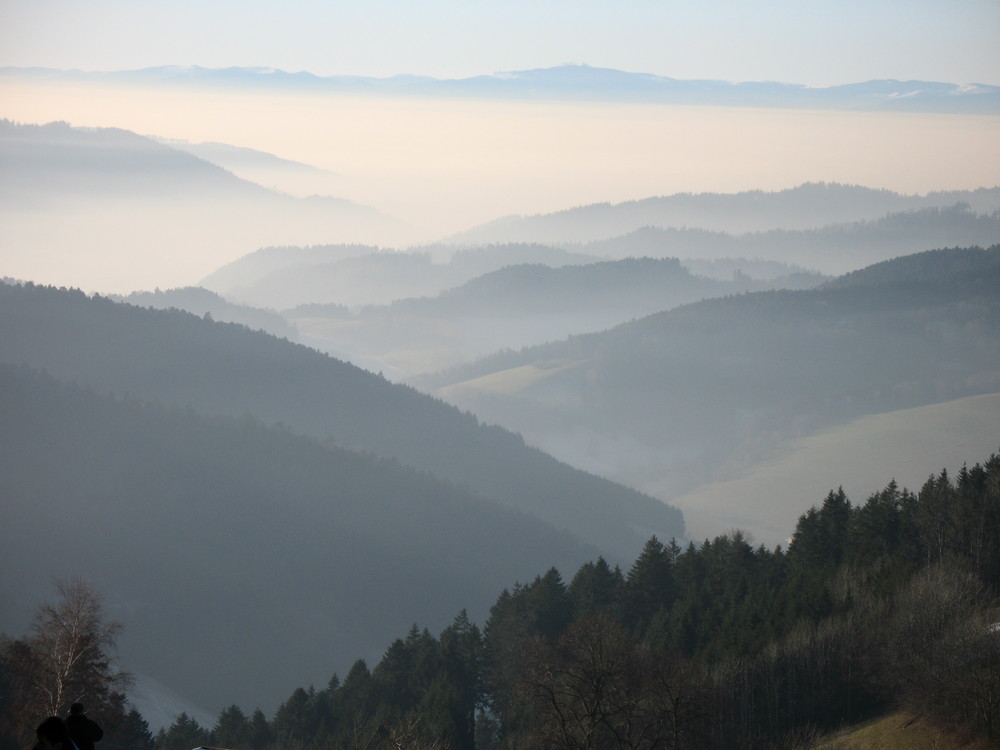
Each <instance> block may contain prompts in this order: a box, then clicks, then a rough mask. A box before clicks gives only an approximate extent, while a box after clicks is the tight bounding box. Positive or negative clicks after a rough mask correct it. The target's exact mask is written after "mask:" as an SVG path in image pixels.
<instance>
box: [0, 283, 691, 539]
mask: <svg viewBox="0 0 1000 750" xmlns="http://www.w3.org/2000/svg"><path fill="white" fill-rule="evenodd" d="M0 319H2V320H3V321H4V325H3V327H2V329H0V361H3V362H9V363H13V364H22V363H23V364H28V365H30V366H32V367H37V368H43V369H45V370H47V371H48V372H49V373H51V374H52V375H53V376H54V377H56V378H59V379H62V380H73V381H77V382H78V383H80V384H82V385H88V386H90V387H93V388H95V389H96V390H98V391H99V392H112V393H116V394H126V393H128V394H131V395H134V396H138V397H141V398H148V399H157V400H160V401H162V402H164V403H174V404H180V405H188V406H191V407H192V408H194V409H195V410H196V411H200V412H204V413H206V414H218V415H232V416H242V415H244V414H251V415H253V416H255V417H257V418H259V419H261V420H262V421H264V422H266V423H272V422H281V423H283V424H285V425H287V426H288V427H289V428H290V429H291V430H293V431H295V432H299V433H303V434H306V435H312V436H315V437H318V438H320V439H332V440H334V441H335V442H336V443H337V444H339V445H342V446H344V447H347V448H352V449H359V450H365V451H370V452H372V453H374V454H375V455H378V456H383V457H390V458H396V459H398V460H399V461H400V462H402V463H404V464H408V465H410V466H413V467H416V468H418V469H421V470H424V471H429V472H431V473H434V474H436V475H438V476H440V477H443V478H446V479H448V480H450V481H452V482H456V483H459V484H462V485H466V486H468V487H469V488H470V489H471V490H473V491H474V492H477V493H480V494H482V495H484V496H486V497H492V498H495V499H497V500H499V501H500V502H502V503H504V504H505V505H508V506H510V507H513V508H517V509H520V510H522V511H524V512H526V513H529V514H532V515H534V516H536V517H538V518H540V519H542V520H545V521H546V522H548V523H552V524H554V525H556V526H557V527H558V528H562V529H565V530H567V531H570V532H571V533H572V534H574V535H575V536H576V537H577V538H578V539H580V540H581V541H583V542H586V543H589V544H594V545H596V546H597V547H598V548H599V549H601V550H602V551H604V552H605V554H610V555H613V556H615V557H627V556H629V555H631V554H634V550H635V549H636V548H637V546H640V545H641V544H642V539H643V537H644V536H647V535H648V534H650V533H657V534H661V535H663V536H665V537H670V536H681V535H683V521H682V519H681V516H680V513H679V512H678V511H676V510H675V509H672V508H670V507H668V506H665V505H664V504H663V503H661V502H660V501H658V500H655V499H653V498H651V497H649V496H647V495H643V494H640V493H638V492H635V491H633V490H630V489H627V488H625V487H623V486H621V485H617V484H614V483H612V482H609V481H606V480H603V479H600V478H598V477H595V476H594V475H592V474H588V473H586V472H583V471H579V470H577V469H573V468H571V467H569V466H568V465H566V464H562V463H559V462H558V461H556V460H554V459H552V458H551V457H550V456H548V455H546V454H544V453H542V452H541V451H538V450H535V449H532V448H528V447H526V446H525V444H524V442H523V440H522V439H521V437H520V436H518V435H516V434H513V433H511V432H508V431H506V430H504V429H501V428H499V427H488V426H484V425H482V424H480V423H479V422H478V421H477V419H476V418H475V417H473V416H472V415H471V414H467V413H462V412H460V411H458V410H457V409H454V408H452V407H450V406H447V405H445V404H443V403H442V402H440V401H438V400H436V399H434V398H431V397H429V396H426V395H423V394H420V393H418V392H416V391H415V390H413V389H411V388H407V387H404V386H398V385H393V384H391V383H389V382H387V381H386V380H384V379H382V378H379V377H378V376H375V375H372V374H371V373H369V372H365V371H363V370H360V369H358V368H356V367H354V366H352V365H348V364H346V363H344V362H340V361H338V360H335V359H332V358H330V357H328V356H326V355H323V354H320V353H319V352H317V351H314V350H312V349H308V348H306V347H304V346H299V345H295V344H291V343H289V342H288V341H285V340H281V339H277V338H274V337H272V336H268V335H266V334H263V333H259V332H253V331H251V330H249V329H247V328H245V327H242V326H238V325H233V324H222V323H214V322H212V321H208V320H204V319H202V318H198V317H195V316H193V315H190V314H188V313H183V312H179V311H161V310H149V309H140V308H136V307H132V306H130V305H125V304H116V303H113V302H111V301H110V300H107V299H103V298H97V297H93V298H90V297H87V296H86V295H84V294H83V293H81V292H77V291H67V290H58V289H54V288H51V287H38V286H32V285H27V286H0Z"/></svg>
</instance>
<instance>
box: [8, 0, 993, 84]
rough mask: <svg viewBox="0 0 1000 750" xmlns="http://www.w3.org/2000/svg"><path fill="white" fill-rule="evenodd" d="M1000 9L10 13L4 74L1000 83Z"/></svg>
mask: <svg viewBox="0 0 1000 750" xmlns="http://www.w3.org/2000/svg"><path fill="white" fill-rule="evenodd" d="M998 39H1000V2H997V0H948V2H944V1H943V0H833V1H831V0H759V1H757V2H749V1H746V0H705V1H703V2H697V3H696V2H691V0H614V2H610V1H608V0H504V1H503V2H496V1H493V0H436V2H434V3H426V2H417V1H416V0H282V2H276V1H275V0H240V2H236V1H235V0H170V2H165V1H164V0H0V66H19V67H20V66H39V67H51V68H78V69H82V70H123V69H136V68H143V67H152V66H160V65H201V66H205V67H228V66H266V67H275V68H280V69H283V70H288V71H300V70H306V71H310V72H312V73H315V74H317V75H336V74H345V75H366V76H376V77H386V76H391V75H395V74H420V75H429V76H434V77H439V78H461V77H467V76H473V75H481V74H490V73H494V72H499V71H507V70H523V69H531V68H541V67H550V66H554V65H561V64H564V63H586V64H589V65H593V66H598V67H609V68H617V69H620V70H628V71H633V72H644V73H653V74H656V75H663V76H669V77H674V78H711V79H721V80H729V81H747V80H772V81H782V82H787V83H799V84H806V85H813V86H827V85H834V84H840V83H853V82H858V81H863V80H871V79H878V78H897V79H902V80H907V79H921V80H937V81H949V82H954V83H987V84H994V85H995V84H1000V52H998V49H1000V45H997V43H996V42H997V40H998Z"/></svg>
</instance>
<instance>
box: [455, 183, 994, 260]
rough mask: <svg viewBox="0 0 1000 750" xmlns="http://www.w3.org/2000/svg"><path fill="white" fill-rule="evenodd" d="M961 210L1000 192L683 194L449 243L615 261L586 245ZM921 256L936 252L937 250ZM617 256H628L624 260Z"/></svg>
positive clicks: (538, 218) (521, 220)
mask: <svg viewBox="0 0 1000 750" xmlns="http://www.w3.org/2000/svg"><path fill="white" fill-rule="evenodd" d="M957 203H965V204H968V206H969V209H970V210H971V211H972V212H973V213H985V214H991V213H993V212H994V211H997V210H998V209H1000V187H987V188H978V189H976V190H951V191H940V192H934V193H928V194H926V195H906V194H902V193H896V192H893V191H891V190H882V189H875V188H870V187H864V186H861V185H844V184H840V183H833V182H809V183H804V184H802V185H798V186H797V187H793V188H788V189H786V190H776V191H764V190H746V191H742V192H739V193H675V194H673V195H662V196H653V197H650V198H644V199H642V200H634V201H625V202H623V203H593V204H589V205H585V206H577V207H574V208H569V209H566V210H564V211H555V212H552V213H545V214H535V215H532V216H506V217H503V218H500V219H496V220H494V221H490V222H487V223H486V224H481V225H479V226H476V227H472V228H470V229H468V230H466V231H464V232H461V233H459V234H456V235H453V236H451V237H448V238H446V240H445V242H447V243H450V244H454V245H457V246H459V247H465V246H468V245H477V244H489V243H498V242H538V243H543V244H549V245H556V246H564V247H570V248H572V249H573V250H577V251H579V252H584V253H587V252H589V253H593V254H597V255H607V253H602V252H601V250H600V249H599V248H597V247H590V248H587V247H585V246H584V245H585V244H586V243H592V242H597V241H599V240H605V239H607V240H611V239H612V238H616V237H621V236H622V235H626V234H630V233H632V232H635V231H637V230H640V229H644V228H646V227H659V228H661V229H664V228H673V229H677V230H682V229H700V230H706V231H710V232H725V233H727V234H750V233H754V232H767V231H770V230H788V231H792V230H806V229H819V228H822V227H826V226H829V225H832V224H847V223H854V222H861V221H874V220H876V219H881V218H882V217H884V216H885V215H886V214H889V213H900V212H906V211H916V210H919V209H923V208H935V207H937V208H945V207H950V206H954V205H955V204H957ZM609 244H611V243H609ZM918 249H920V250H929V249H930V246H924V247H921V248H918ZM679 254H680V255H682V257H683V255H684V254H683V253H679ZM613 257H621V256H620V253H616V254H615V255H614V256H613Z"/></svg>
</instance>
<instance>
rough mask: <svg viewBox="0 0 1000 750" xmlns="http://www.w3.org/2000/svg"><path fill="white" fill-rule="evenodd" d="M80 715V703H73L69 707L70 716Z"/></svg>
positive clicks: (81, 708)
mask: <svg viewBox="0 0 1000 750" xmlns="http://www.w3.org/2000/svg"><path fill="white" fill-rule="evenodd" d="M82 713H83V704H82V703H74V704H73V705H72V706H70V707H69V715H70V716H76V715H77V714H82Z"/></svg>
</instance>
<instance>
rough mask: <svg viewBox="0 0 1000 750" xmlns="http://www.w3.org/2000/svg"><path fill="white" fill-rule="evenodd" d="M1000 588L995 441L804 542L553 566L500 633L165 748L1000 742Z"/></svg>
mask: <svg viewBox="0 0 1000 750" xmlns="http://www.w3.org/2000/svg"><path fill="white" fill-rule="evenodd" d="M998 585H1000V458H998V457H997V456H996V455H994V456H992V457H991V458H990V459H989V460H987V461H986V462H985V463H984V464H982V465H979V464H977V465H976V466H974V467H972V468H971V469H970V468H967V467H963V468H962V470H961V471H960V472H959V473H958V475H957V477H955V478H954V479H953V478H952V477H950V476H949V475H948V473H947V472H945V471H942V472H941V473H940V474H938V475H936V476H931V477H930V478H929V479H928V480H927V482H926V483H925V484H924V486H923V487H922V488H921V490H920V491H919V492H918V493H916V494H914V493H912V492H909V491H907V490H905V489H900V488H899V487H898V486H897V485H896V483H895V482H890V484H889V485H888V486H886V487H885V488H884V489H883V490H881V491H880V492H878V493H876V494H874V495H872V496H871V497H869V498H868V499H867V500H866V501H865V502H864V503H862V504H859V505H854V504H852V503H851V502H850V500H849V499H848V498H847V497H846V496H845V494H844V492H843V491H842V490H837V491H832V492H830V493H829V494H828V495H827V497H826V498H825V499H824V501H823V503H822V504H821V505H820V506H819V507H815V508H813V509H811V510H810V511H808V512H807V513H805V514H804V515H802V516H801V517H800V519H799V521H798V524H797V527H796V530H795V533H794V536H793V537H792V539H791V541H790V543H789V545H788V547H787V549H782V548H780V547H778V548H776V549H774V550H768V549H765V548H764V547H763V546H756V547H755V546H754V545H753V544H752V543H751V541H750V540H749V539H748V538H746V537H745V536H744V535H743V534H741V533H740V532H734V533H731V534H725V535H722V536H719V537H717V538H715V539H714V540H711V541H709V540H706V541H705V542H703V543H702V544H700V545H696V544H694V543H693V542H692V543H689V544H688V545H687V547H686V548H682V547H680V546H679V545H678V544H677V543H676V542H674V541H671V542H670V543H667V544H664V543H662V542H660V541H659V540H657V539H656V538H655V537H654V538H652V539H650V540H649V541H648V542H647V543H646V545H645V547H644V548H643V550H642V552H641V554H640V555H639V556H638V558H637V559H636V560H635V562H634V563H633V565H632V566H631V567H630V568H629V569H628V570H627V571H624V572H623V571H622V570H621V569H619V568H618V567H612V566H611V565H609V564H608V563H607V562H606V561H605V560H604V559H602V558H598V559H597V560H596V561H593V562H589V563H586V564H584V565H583V566H582V567H580V568H579V570H577V572H576V573H575V575H574V576H573V577H572V578H571V579H570V581H569V582H568V583H567V582H565V581H564V579H563V578H562V576H561V575H560V573H559V572H558V571H557V570H555V569H551V570H549V571H548V572H546V573H544V574H542V575H539V576H538V577H537V578H535V579H534V580H533V581H532V582H530V583H527V584H517V585H514V586H513V587H512V588H510V589H507V590H504V591H503V592H502V593H501V594H500V596H499V598H498V599H497V601H496V603H495V604H494V605H493V607H492V609H491V612H490V616H489V618H488V620H487V622H486V623H485V626H484V627H483V629H482V630H480V629H479V628H478V627H477V626H476V625H475V624H474V623H472V622H470V621H469V618H468V616H467V615H466V614H465V613H464V612H461V613H459V615H458V616H457V617H456V618H455V620H454V622H453V623H452V624H451V625H450V626H449V627H448V628H446V629H445V630H444V631H442V633H441V634H440V635H439V636H438V637H436V638H435V637H434V636H433V635H432V634H431V633H429V632H428V631H427V630H426V629H425V630H420V629H419V628H417V627H416V626H414V627H413V628H412V629H411V630H410V632H409V633H408V634H407V635H406V636H405V637H404V638H400V639H398V640H396V641H395V642H394V643H393V644H392V645H391V646H390V647H389V648H388V650H387V651H386V652H385V655H384V656H383V657H382V659H381V661H380V662H379V663H378V664H377V665H376V666H375V667H374V668H372V669H369V667H368V666H367V665H366V664H365V662H364V661H358V662H357V663H355V664H354V666H353V667H352V668H351V670H350V671H349V672H348V674H347V676H346V677H345V678H344V679H343V680H340V679H339V678H338V677H337V676H334V677H333V679H332V680H331V681H330V683H329V684H328V685H327V686H325V687H323V688H321V689H319V690H317V689H315V688H314V687H310V688H308V689H303V688H300V689H298V690H296V691H295V692H294V693H293V694H292V695H291V696H290V697H289V698H288V700H286V701H285V702H284V703H283V704H282V705H281V706H280V708H279V709H278V710H277V712H276V713H275V715H274V716H273V717H272V718H271V719H270V720H267V719H266V717H265V716H264V715H263V714H262V713H261V712H260V711H256V712H254V713H253V714H251V715H249V716H248V715H246V714H244V713H243V712H242V711H241V709H240V708H239V707H237V706H231V707H229V708H227V709H226V710H225V711H223V712H222V714H221V715H220V716H219V720H218V722H217V723H216V725H215V727H214V728H211V729H208V728H202V727H199V726H197V724H196V723H195V722H193V721H192V720H191V719H190V717H186V716H182V717H180V718H178V720H177V722H175V724H174V725H173V726H172V727H170V728H169V729H167V730H164V731H162V732H161V733H160V734H159V736H158V737H157V747H158V750H188V748H190V747H193V746H195V745H197V744H206V743H215V744H221V745H224V746H227V747H237V748H245V749H246V750H270V749H271V748H279V747H280V748H299V749H301V750H311V749H312V748H316V749H318V748H345V749H346V748H414V749H416V748H450V749H452V750H472V749H473V748H476V749H478V750H500V749H507V748H528V749H530V748H593V749H595V750H596V749H599V748H636V749H639V748H645V749H649V750H653V749H654V748H724V747H745V748H769V747H787V746H789V745H790V744H792V743H794V742H796V741H804V740H805V739H808V738H809V737H812V736H815V735H816V734H818V733H823V732H826V731H831V730H833V729H836V728H838V727H839V726H841V725H844V724H847V723H852V722H856V721H860V720H863V719H865V718H868V717H871V716H875V715H878V714H880V713H883V712H885V711H888V710H893V709H897V708H902V709H908V710H910V711H913V712H915V713H919V714H922V715H925V716H929V717H931V718H932V719H933V720H934V721H935V722H936V723H937V724H939V725H940V726H942V727H946V728H950V729H952V730H954V731H957V732H960V733H964V734H966V735H968V736H978V737H986V738H990V739H997V738H1000V636H998V634H997V627H996V623H995V622H994V620H996V619H997V614H996V595H997V591H998Z"/></svg>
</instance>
